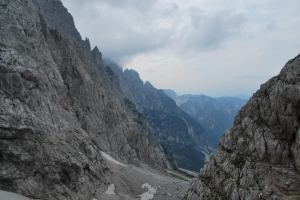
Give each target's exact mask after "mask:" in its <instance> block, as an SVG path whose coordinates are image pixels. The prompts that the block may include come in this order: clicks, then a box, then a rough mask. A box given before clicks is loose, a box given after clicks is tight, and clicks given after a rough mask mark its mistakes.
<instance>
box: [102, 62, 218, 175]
mask: <svg viewBox="0 0 300 200" xmlns="http://www.w3.org/2000/svg"><path fill="white" fill-rule="evenodd" d="M107 65H108V67H109V68H110V69H112V70H113V71H114V72H115V73H116V74H118V77H119V81H120V85H121V87H122V91H123V93H124V95H126V96H127V98H128V99H129V100H130V101H132V102H134V103H135V105H136V106H137V109H138V111H140V112H141V113H142V114H143V115H144V116H145V118H146V119H147V121H148V123H149V125H150V126H151V128H152V130H153V132H154V134H155V136H156V137H157V138H159V141H160V144H161V145H162V147H163V148H164V150H165V152H166V153H167V156H168V158H169V160H171V161H172V162H173V163H175V165H176V167H179V168H184V169H189V170H195V171H198V170H199V169H200V168H201V167H202V166H203V165H204V163H205V161H206V159H207V157H208V154H209V153H210V151H211V150H210V147H211V146H212V145H211V143H210V141H209V140H208V139H207V137H206V131H205V130H204V128H203V127H202V126H201V125H200V124H199V123H198V122H197V121H196V120H194V119H193V118H192V117H191V116H190V115H188V114H187V113H185V112H184V111H183V110H182V109H180V108H179V107H178V106H177V105H176V103H175V102H174V101H173V100H172V99H171V98H169V97H168V96H167V95H165V93H164V92H163V91H162V90H158V89H156V88H155V87H154V86H153V85H151V83H149V82H145V83H144V82H143V81H142V80H141V78H140V77H139V74H138V73H137V72H136V71H134V70H129V69H125V70H123V69H122V68H121V67H119V66H118V65H116V64H112V63H108V64H107Z"/></svg>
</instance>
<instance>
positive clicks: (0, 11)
mask: <svg viewBox="0 0 300 200" xmlns="http://www.w3.org/2000/svg"><path fill="white" fill-rule="evenodd" d="M0 24H1V26H0V105H1V106H0V189H2V190H6V191H13V192H17V193H20V194H23V195H25V196H28V197H32V198H39V199H72V200H73V199H92V198H94V197H97V194H99V193H102V192H103V190H104V186H105V184H107V179H106V177H107V176H109V168H108V167H107V166H106V164H105V163H104V162H103V159H102V157H101V155H100V153H99V152H100V150H102V151H105V152H107V153H110V154H111V155H113V156H114V157H116V158H119V159H120V160H123V161H125V162H131V163H135V164H138V163H139V162H144V163H148V164H150V165H152V166H155V167H157V168H161V167H164V166H165V158H164V154H163V153H162V148H161V146H160V145H159V144H158V143H157V142H156V140H154V139H153V137H152V134H151V131H150V129H149V127H148V125H147V123H146V122H145V120H144V118H143V116H142V115H141V114H140V113H139V112H138V111H137V110H136V109H135V108H134V107H133V106H132V103H131V102H130V101H128V100H127V99H126V98H124V96H123V95H122V92H121V90H120V87H119V83H118V79H117V78H116V76H115V75H114V74H113V73H112V71H111V70H108V69H105V68H104V66H103V62H102V58H101V53H100V52H99V50H98V49H97V48H95V49H94V50H92V51H91V50H90V44H89V42H88V40H86V41H83V40H81V36H80V34H79V33H78V32H77V30H76V28H75V26H74V23H73V19H72V17H71V16H70V14H68V12H67V10H66V9H65V8H64V7H63V6H62V4H61V2H60V1H59V0H0Z"/></svg>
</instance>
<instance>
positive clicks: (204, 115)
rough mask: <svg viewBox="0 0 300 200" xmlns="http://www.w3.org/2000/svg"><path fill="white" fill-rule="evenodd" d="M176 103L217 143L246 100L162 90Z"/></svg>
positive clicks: (230, 125) (210, 139)
mask: <svg viewBox="0 0 300 200" xmlns="http://www.w3.org/2000/svg"><path fill="white" fill-rule="evenodd" d="M164 92H165V93H166V94H167V95H168V96H169V97H171V98H172V99H174V101H175V102H176V104H177V105H178V106H179V107H180V108H181V109H182V110H184V111H185V112H187V113H188V114H189V115H190V116H192V117H193V118H194V119H196V120H197V121H198V122H199V123H200V124H201V125H202V126H203V127H204V129H205V130H206V131H207V137H208V138H209V141H211V142H212V143H213V144H214V145H217V144H218V142H219V140H220V138H221V136H222V135H223V133H224V132H225V131H226V130H227V129H229V128H231V127H232V125H233V121H234V117H235V116H236V114H237V113H238V112H239V110H240V109H241V107H242V106H243V105H244V104H245V103H246V100H244V99H240V98H237V97H218V98H213V97H209V96H206V95H188V94H187V95H181V96H178V95H177V94H176V93H175V92H174V91H171V90H164Z"/></svg>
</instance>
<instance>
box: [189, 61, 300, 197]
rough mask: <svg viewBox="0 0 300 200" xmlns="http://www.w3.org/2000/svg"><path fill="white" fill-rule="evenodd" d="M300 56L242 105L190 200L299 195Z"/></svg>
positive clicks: (202, 173) (190, 195) (193, 184)
mask: <svg viewBox="0 0 300 200" xmlns="http://www.w3.org/2000/svg"><path fill="white" fill-rule="evenodd" d="M299 120H300V56H297V57H296V58H294V59H292V60H290V61H289V62H288V63H287V64H286V66H285V67H284V68H283V69H282V71H281V72H280V74H279V75H278V76H276V77H274V78H272V79H271V80H269V81H268V82H267V83H265V84H263V85H262V86H261V88H260V89H259V90H258V91H257V92H256V93H255V94H254V95H253V97H252V98H251V99H250V100H249V101H248V103H247V104H246V106H244V107H243V108H242V110H241V111H240V112H239V114H238V115H237V117H236V119H235V123H234V126H233V128H232V129H231V130H230V131H228V132H227V133H225V135H224V136H223V138H222V140H221V142H220V145H219V148H218V150H217V151H216V152H215V153H214V154H213V156H212V157H211V159H210V161H209V162H208V163H207V164H206V165H205V167H204V168H203V169H202V170H201V173H200V177H199V178H198V179H197V180H195V181H194V182H193V183H192V186H191V189H190V190H189V192H188V194H187V195H186V198H185V199H187V200H200V199H205V200H206V199H207V200H208V199H220V200H226V199H232V200H240V199H249V200H250V199H251V200H252V199H272V200H273V199H278V200H279V199H280V200H288V199H289V200H291V199H299V198H300V127H299V123H300V122H299Z"/></svg>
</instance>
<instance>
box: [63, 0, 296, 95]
mask: <svg viewBox="0 0 300 200" xmlns="http://www.w3.org/2000/svg"><path fill="white" fill-rule="evenodd" d="M62 1H63V3H64V4H65V6H66V7H67V8H68V9H69V11H70V12H71V14H72V15H73V16H74V18H75V23H76V25H77V27H78V29H79V31H80V32H81V34H82V36H83V37H88V38H90V41H91V43H92V44H93V45H97V46H99V47H100V50H101V51H102V53H103V55H104V56H105V57H108V58H110V59H113V60H115V61H117V62H119V63H120V64H122V65H124V66H125V67H133V68H135V69H137V70H138V71H139V72H140V74H141V76H142V78H144V79H146V80H149V81H150V82H152V83H154V85H156V86H157V87H160V88H174V89H176V90H177V91H180V92H189V93H207V94H210V95H224V94H225V95H226V94H227V95H238V94H247V95H248V94H250V93H252V92H254V91H255V90H256V89H257V88H258V86H259V84H260V83H262V82H264V81H265V80H267V79H268V78H269V77H271V76H273V75H275V74H276V73H278V72H279V69H280V68H281V67H282V65H283V64H284V63H285V62H286V61H287V60H288V59H289V58H291V57H293V56H294V55H296V54H297V53H298V52H299V49H300V30H299V28H297V27H298V24H299V20H300V13H299V12H298V9H297V8H299V7H300V1H298V0H286V1H284V2H283V1H280V0H266V1H263V2H262V1H259V0H188V1H179V0H153V1H148V0H90V1H85V0H62ZM245 77H247V78H245ZM179 82H182V83H179ZM237 83H238V84H237Z"/></svg>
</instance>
